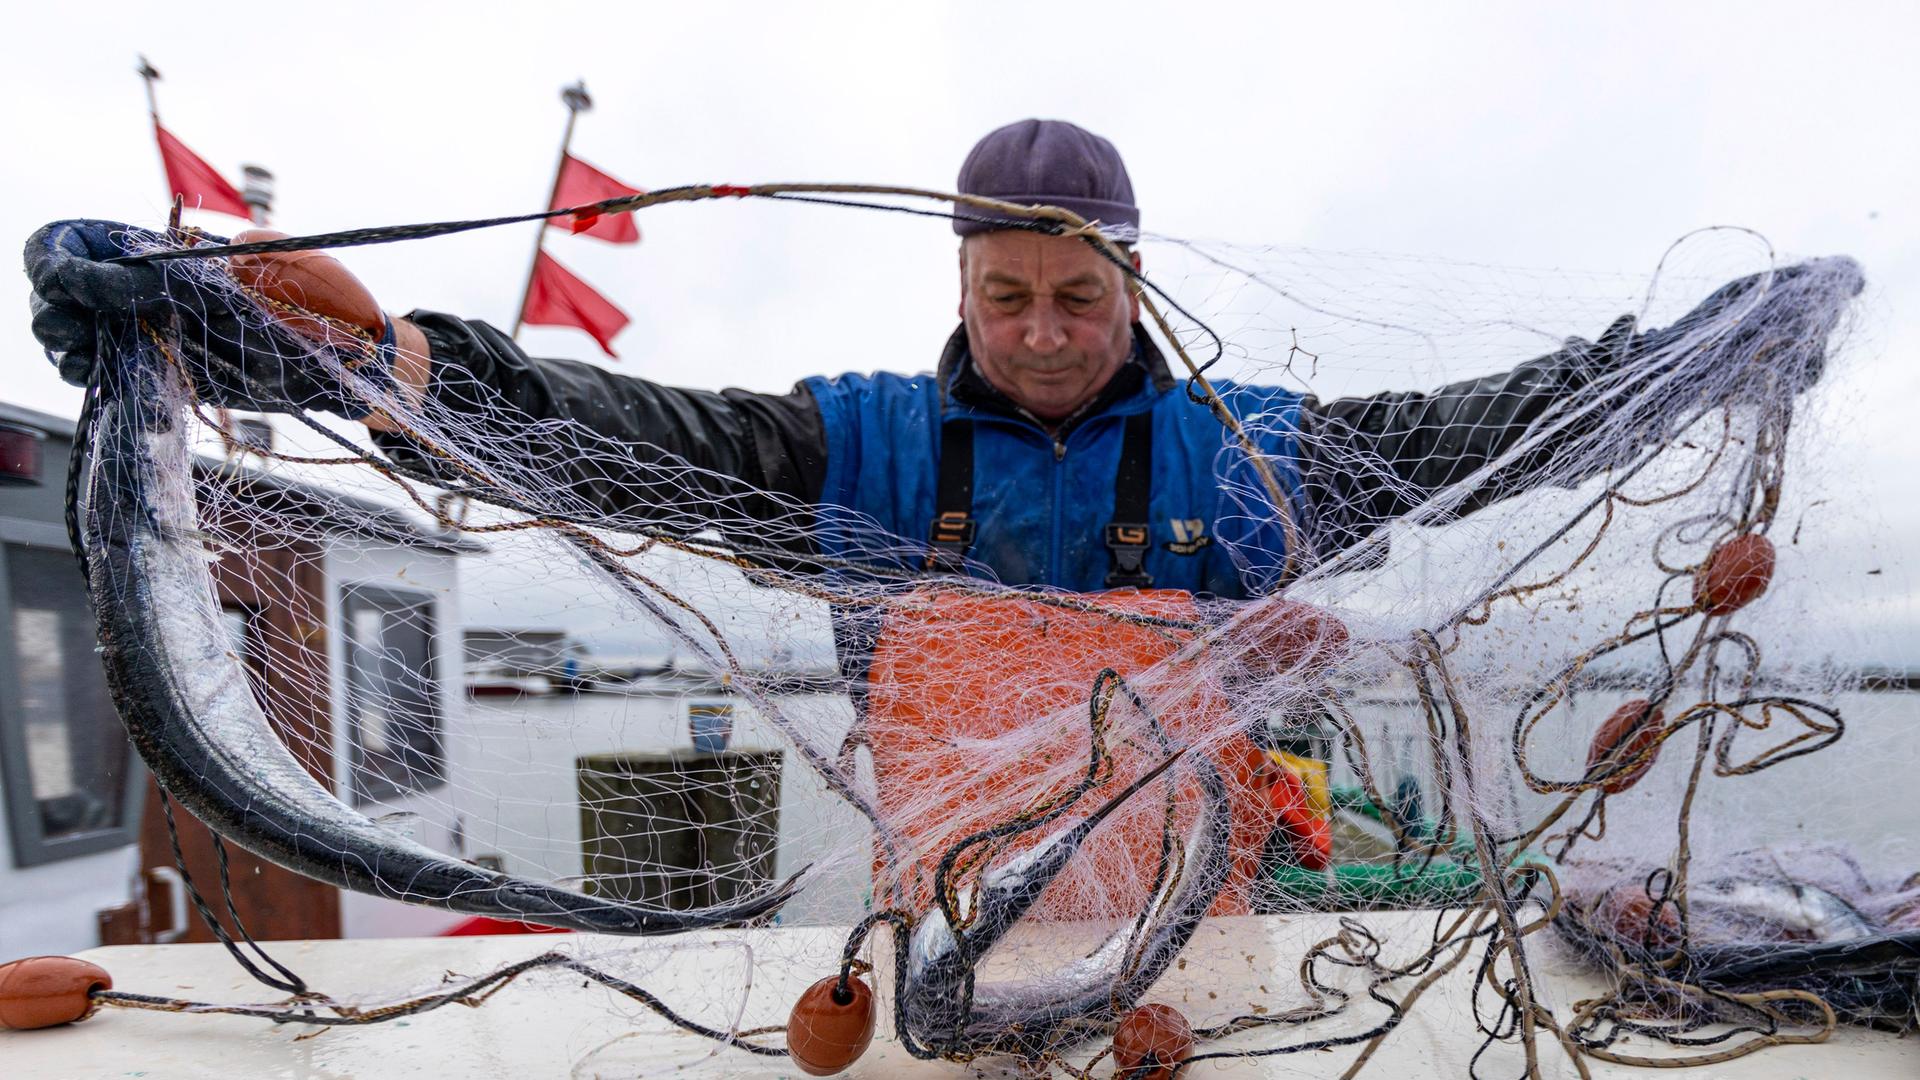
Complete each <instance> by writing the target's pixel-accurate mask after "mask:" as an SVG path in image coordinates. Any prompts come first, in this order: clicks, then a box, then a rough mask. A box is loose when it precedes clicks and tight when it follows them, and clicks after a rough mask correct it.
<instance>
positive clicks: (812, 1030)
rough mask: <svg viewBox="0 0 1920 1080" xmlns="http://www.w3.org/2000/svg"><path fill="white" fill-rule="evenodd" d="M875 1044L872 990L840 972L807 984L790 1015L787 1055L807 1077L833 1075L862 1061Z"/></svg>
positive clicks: (863, 983) (861, 982)
mask: <svg viewBox="0 0 1920 1080" xmlns="http://www.w3.org/2000/svg"><path fill="white" fill-rule="evenodd" d="M872 1043H873V991H872V990H870V989H868V987H867V984H866V983H865V982H863V981H861V980H860V979H858V978H855V977H853V976H848V978H847V985H846V989H844V990H843V989H841V987H840V977H839V976H838V975H832V976H828V977H827V978H824V979H821V980H820V981H819V982H817V983H814V984H813V985H812V986H809V987H807V989H806V991H805V992H804V993H802V994H801V995H800V1000H799V1001H796V1002H794V1004H793V1012H792V1013H791V1014H789V1015H788V1017H787V1054H788V1056H790V1057H792V1058H793V1063H794V1064H795V1065H798V1066H799V1067H800V1071H801V1072H804V1073H806V1074H807V1075H808V1076H832V1075H833V1074H834V1073H837V1072H840V1071H841V1070H842V1069H845V1068H846V1067H847V1066H849V1065H851V1064H853V1063H854V1062H855V1061H857V1060H859V1058H860V1055H862V1054H864V1053H866V1052H867V1047H868V1046H869V1045H871V1044H872Z"/></svg>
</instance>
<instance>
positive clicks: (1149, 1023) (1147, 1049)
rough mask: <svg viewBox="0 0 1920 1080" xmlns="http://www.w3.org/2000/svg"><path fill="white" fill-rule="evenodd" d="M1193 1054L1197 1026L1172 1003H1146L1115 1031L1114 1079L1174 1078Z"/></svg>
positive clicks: (1132, 1012)
mask: <svg viewBox="0 0 1920 1080" xmlns="http://www.w3.org/2000/svg"><path fill="white" fill-rule="evenodd" d="M1192 1055H1193V1027H1192V1026H1191V1025H1189V1024H1188V1023H1187V1018H1186V1017H1184V1016H1181V1015H1180V1010H1178V1009H1176V1008H1174V1007H1173V1006H1171V1005H1142V1006H1140V1007H1139V1008H1137V1009H1134V1010H1132V1011H1131V1012H1129V1013H1127V1015H1125V1016H1123V1017H1121V1018H1120V1026H1119V1027H1117V1028H1115V1029H1114V1031H1113V1076H1114V1080H1170V1078H1171V1077H1172V1076H1173V1072H1174V1070H1175V1069H1177V1068H1179V1066H1180V1063H1181V1062H1183V1061H1185V1060H1187V1058H1189V1057H1191V1056H1192Z"/></svg>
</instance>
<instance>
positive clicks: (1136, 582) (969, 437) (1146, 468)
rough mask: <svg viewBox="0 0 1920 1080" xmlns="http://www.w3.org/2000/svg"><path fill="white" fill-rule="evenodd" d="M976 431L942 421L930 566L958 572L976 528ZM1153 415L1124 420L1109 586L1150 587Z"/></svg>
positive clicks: (1110, 529)
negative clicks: (1148, 553)
mask: <svg viewBox="0 0 1920 1080" xmlns="http://www.w3.org/2000/svg"><path fill="white" fill-rule="evenodd" d="M973 430H974V423H973V421H972V420H968V419H955V420H948V421H945V422H944V423H942V424H941V425H940V478H939V487H938V489H937V492H936V494H935V496H934V508H933V527H932V530H931V532H930V534H929V536H928V539H927V544H928V546H929V547H930V548H931V550H930V551H929V552H928V553H927V563H926V568H927V569H928V570H947V571H949V572H954V573H958V572H959V570H960V567H961V564H962V562H963V560H965V558H966V555H967V551H968V549H969V548H971V547H972V546H973V541H974V534H975V533H976V532H977V531H978V529H977V526H976V523H975V521H974V519H973ZM1152 501H1153V414H1152V413H1150V412H1144V413H1135V414H1134V415H1132V416H1129V417H1127V419H1126V429H1125V431H1124V433H1123V434H1122V435H1121V440H1120V465H1119V467H1118V468H1117V469H1115V470H1114V477H1113V519H1112V520H1111V521H1109V522H1108V523H1107V527H1106V543H1107V559H1108V563H1107V579H1106V587H1107V588H1109V589H1122V588H1136V589H1146V588H1151V587H1152V586H1153V575H1151V574H1149V573H1147V568H1146V560H1147V552H1148V551H1150V550H1152V547H1153V542H1152V532H1153V530H1152V528H1151V525H1150V522H1151V521H1152V516H1151V514H1152V510H1151V504H1152Z"/></svg>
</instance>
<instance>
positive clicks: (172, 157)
mask: <svg viewBox="0 0 1920 1080" xmlns="http://www.w3.org/2000/svg"><path fill="white" fill-rule="evenodd" d="M153 134H154V137H155V138H157V139H159V140H160V161H161V162H162V163H163V164H164V165H165V166H166V168H167V191H168V192H169V193H170V194H172V195H180V196H183V197H184V198H185V199H186V201H187V205H188V206H189V207H196V206H197V207H199V208H200V209H202V210H213V211H216V212H218V213H222V214H232V215H233V216H234V217H237V218H246V217H250V216H251V215H249V214H248V213H247V201H246V200H245V199H242V198H241V197H240V192H238V191H237V190H235V189H234V186H233V185H232V184H229V183H227V181H226V178H225V177H223V176H221V175H220V174H219V173H218V172H217V171H215V170H214V167H213V166H211V165H209V164H207V163H206V162H205V161H204V160H202V159H201V157H200V155H199V154H196V153H194V152H193V151H191V150H189V149H187V144H186V143H183V142H181V141H180V140H179V139H176V138H174V137H173V133H172V132H171V131H168V130H167V129H166V128H163V127H161V126H160V121H158V120H155V121H154V122H153Z"/></svg>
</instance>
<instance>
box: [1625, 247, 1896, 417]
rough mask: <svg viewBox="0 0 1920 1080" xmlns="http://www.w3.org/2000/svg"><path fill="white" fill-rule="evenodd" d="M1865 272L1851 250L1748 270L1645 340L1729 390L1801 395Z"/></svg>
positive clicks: (1732, 393)
mask: <svg viewBox="0 0 1920 1080" xmlns="http://www.w3.org/2000/svg"><path fill="white" fill-rule="evenodd" d="M1865 284H1866V278H1865V277H1864V276H1863V275H1862V274H1861V272H1860V264H1859V263H1857V262H1854V261H1853V260H1852V259H1849V258H1847V257H1845V256H1835V257H1831V258H1824V259H1809V260H1807V261H1806V262H1802V263H1795V264H1793V265H1792V266H1786V267H1781V268H1780V269H1778V270H1775V271H1774V272H1773V273H1772V275H1771V276H1769V275H1767V274H1749V275H1748V276H1746V277H1743V278H1738V279H1736V280H1734V281H1730V282H1728V283H1727V284H1725V285H1722V286H1720V288H1718V289H1716V290H1714V291H1713V293H1712V295H1710V296H1708V297H1707V298H1706V299H1705V300H1703V301H1701V302H1700V303H1699V304H1698V305H1696V306H1695V307H1694V309H1693V310H1692V311H1689V312H1687V313H1686V314H1685V315H1682V316H1681V317H1680V318H1679V319H1677V320H1675V321H1674V323H1673V325H1672V326H1669V327H1667V328H1665V329H1664V330H1655V331H1653V332H1651V333H1649V334H1647V335H1646V336H1645V337H1644V338H1643V339H1642V340H1641V342H1640V347H1643V348H1644V347H1654V348H1673V349H1676V350H1678V351H1679V352H1680V353H1681V354H1687V357H1688V358H1687V359H1682V360H1681V363H1682V364H1684V365H1687V366H1693V365H1694V364H1696V363H1698V364H1699V365H1700V367H1699V371H1700V374H1701V376H1702V377H1703V378H1724V379H1731V380H1733V382H1732V383H1731V384H1730V385H1729V386H1728V387H1727V390H1728V394H1727V396H1729V397H1762V396H1765V395H1766V394H1767V392H1768V389H1769V386H1768V384H1771V385H1772V387H1773V388H1774V389H1773V392H1774V393H1777V392H1778V390H1779V389H1785V390H1787V391H1789V392H1790V393H1794V394H1798V393H1799V392H1801V391H1803V390H1805V389H1806V388H1807V387H1809V386H1812V385H1813V384H1814V383H1815V382H1816V381H1818V380H1819V378H1820V376H1821V375H1822V374H1824V373H1825V371H1826V366H1827V339H1828V337H1830V336H1831V335H1832V334H1833V331H1834V330H1835V328H1837V327H1838V326H1839V323H1840V320H1841V318H1842V317H1843V316H1844V315H1845V314H1846V311H1847V307H1848V303H1847V302H1848V301H1849V300H1851V299H1852V298H1853V297H1855V296H1858V295H1860V290H1861V289H1862V288H1863V287H1864V286H1865Z"/></svg>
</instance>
